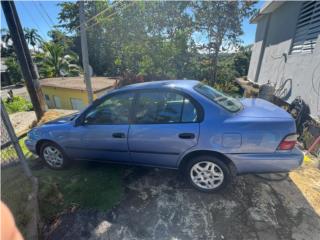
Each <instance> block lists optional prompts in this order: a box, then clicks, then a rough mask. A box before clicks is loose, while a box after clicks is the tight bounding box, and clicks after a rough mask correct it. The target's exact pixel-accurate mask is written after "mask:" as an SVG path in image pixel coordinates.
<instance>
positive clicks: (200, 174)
mask: <svg viewBox="0 0 320 240" xmlns="http://www.w3.org/2000/svg"><path fill="white" fill-rule="evenodd" d="M190 177H191V180H192V182H193V183H194V184H195V185H196V186H198V187H200V188H202V189H206V190H213V189H215V188H217V187H219V186H220V185H221V184H222V183H223V180H224V174H223V171H222V169H221V168H220V167H219V166H218V165H217V164H215V163H213V162H210V161H202V162H198V163H196V164H194V165H193V166H192V168H191V169H190Z"/></svg>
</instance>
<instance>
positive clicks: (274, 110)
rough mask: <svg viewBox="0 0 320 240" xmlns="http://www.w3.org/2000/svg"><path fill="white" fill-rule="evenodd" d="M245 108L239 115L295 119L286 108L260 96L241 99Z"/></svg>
mask: <svg viewBox="0 0 320 240" xmlns="http://www.w3.org/2000/svg"><path fill="white" fill-rule="evenodd" d="M240 101H241V103H242V105H243V109H242V111H240V112H239V113H238V114H239V115H238V116H241V117H249V118H281V119H290V120H293V118H292V116H291V115H290V114H289V113H288V112H286V111H285V110H284V109H282V108H280V107H278V106H276V105H274V104H272V103H270V102H268V101H265V100H263V99H260V98H244V99H242V100H240Z"/></svg>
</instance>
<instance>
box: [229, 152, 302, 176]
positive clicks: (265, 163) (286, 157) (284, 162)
mask: <svg viewBox="0 0 320 240" xmlns="http://www.w3.org/2000/svg"><path fill="white" fill-rule="evenodd" d="M227 157H229V158H230V159H231V160H232V162H233V163H234V164H235V166H236V169H237V173H238V174H244V173H273V172H289V171H291V170H293V169H295V168H297V167H299V166H300V165H301V164H302V162H303V157H304V155H303V153H302V152H301V151H300V150H299V149H298V148H294V149H293V150H291V151H287V152H278V151H276V152H274V153H254V154H253V153H243V154H239V153H237V154H227Z"/></svg>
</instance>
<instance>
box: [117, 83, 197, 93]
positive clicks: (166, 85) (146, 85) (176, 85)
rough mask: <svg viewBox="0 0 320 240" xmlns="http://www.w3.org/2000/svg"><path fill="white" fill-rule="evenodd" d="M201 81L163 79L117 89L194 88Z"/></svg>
mask: <svg viewBox="0 0 320 240" xmlns="http://www.w3.org/2000/svg"><path fill="white" fill-rule="evenodd" d="M198 83H199V81H196V80H162V81H152V82H144V83H135V84H131V85H127V86H124V87H121V88H118V89H117V90H119V91H120V90H121V91H122V90H123V91H124V90H142V89H161V88H162V89H164V88H177V89H190V88H193V86H195V85H196V84H198Z"/></svg>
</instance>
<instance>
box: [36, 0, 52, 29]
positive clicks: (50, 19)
mask: <svg viewBox="0 0 320 240" xmlns="http://www.w3.org/2000/svg"><path fill="white" fill-rule="evenodd" d="M38 3H39V5H40V7H41V8H42V9H43V11H44V13H45V14H46V15H47V17H48V19H49V21H50V22H51V24H52V26H54V25H55V23H54V21H53V20H52V18H51V17H50V15H49V14H48V12H47V10H46V9H45V7H44V6H43V5H42V3H41V2H38Z"/></svg>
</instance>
